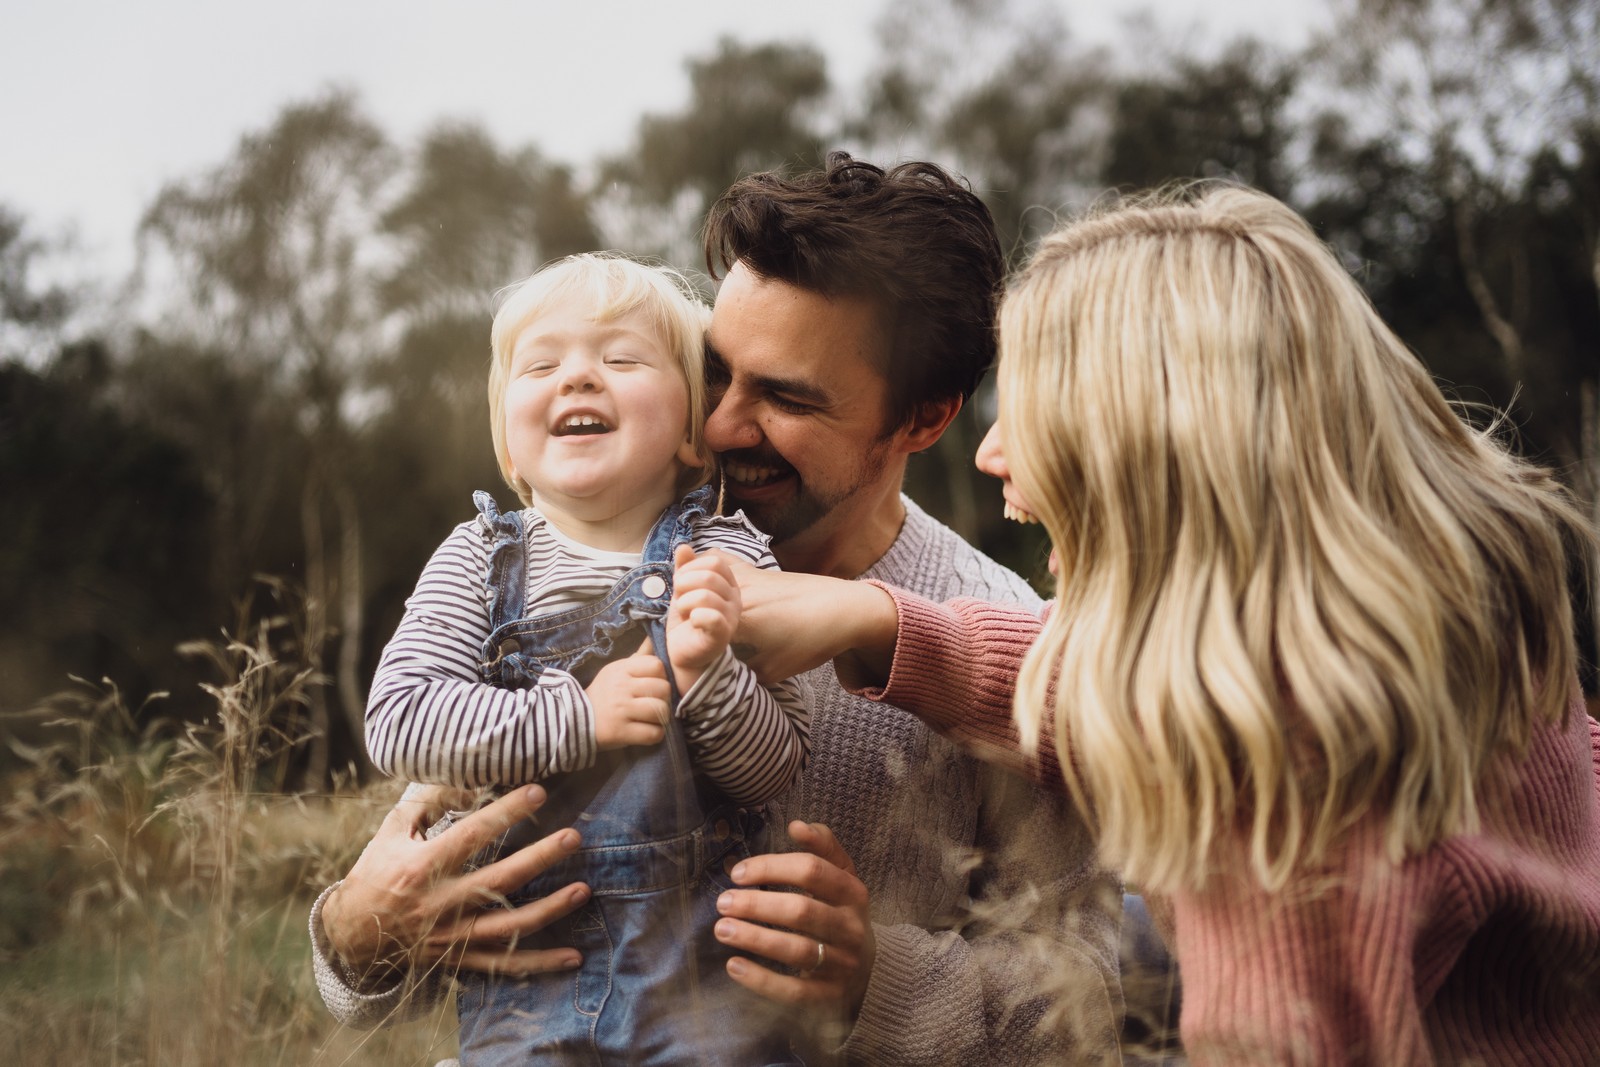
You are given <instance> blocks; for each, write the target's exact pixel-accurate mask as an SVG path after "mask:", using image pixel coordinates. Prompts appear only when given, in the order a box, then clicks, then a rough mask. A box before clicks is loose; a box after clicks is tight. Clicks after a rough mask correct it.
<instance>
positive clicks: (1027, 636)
mask: <svg viewBox="0 0 1600 1067" xmlns="http://www.w3.org/2000/svg"><path fill="white" fill-rule="evenodd" d="M884 588H886V589H888V587H884ZM888 591H889V593H890V594H891V595H892V596H893V597H894V599H895V603H896V605H897V606H898V608H899V612H900V626H899V639H898V645H897V648H896V651H895V658H894V663H893V667H892V670H891V673H890V676H889V683H888V685H887V686H886V687H885V688H884V689H882V690H868V691H866V692H865V693H864V694H863V695H865V696H868V697H870V698H872V699H875V700H881V701H884V702H886V703H890V704H894V705H896V706H898V707H901V708H905V709H906V710H908V711H912V712H915V713H917V714H919V715H921V716H922V717H923V718H924V719H925V720H926V721H927V722H928V723H929V725H931V726H932V727H934V729H936V730H938V731H939V732H941V733H943V734H945V735H946V736H948V737H950V738H952V739H954V740H956V741H958V742H960V743H962V744H965V745H967V746H969V747H971V748H973V749H975V750H977V751H979V752H981V753H984V754H987V755H988V756H990V757H991V758H995V759H998V760H1000V761H1002V762H1008V763H1010V764H1011V765H1013V766H1014V767H1017V768H1018V769H1021V770H1023V771H1024V772H1026V773H1028V774H1030V775H1032V776H1033V777H1035V778H1036V779H1038V780H1040V781H1043V782H1049V783H1053V784H1054V785H1056V786H1057V787H1060V786H1061V776H1060V765H1059V764H1058V763H1057V761H1056V758H1055V754H1054V752H1051V751H1045V752H1042V753H1041V754H1040V756H1038V757H1033V758H1024V757H1023V756H1022V755H1021V754H1020V753H1019V751H1018V747H1017V746H1018V742H1017V733H1016V729H1015V727H1014V726H1013V724H1012V720H1011V700H1012V695H1013V688H1014V685H1015V681H1016V676H1017V669H1018V667H1019V666H1020V664H1021V661H1022V657H1023V654H1024V653H1025V652H1026V651H1027V649H1028V646H1029V645H1031V644H1032V642H1033V640H1034V638H1035V637H1036V636H1037V635H1038V633H1039V629H1040V625H1041V620H1040V619H1039V618H1037V617H1035V616H1032V615H1029V614H1027V613H1025V612H1019V611H1016V610H1015V609H1000V608H995V607H993V606H991V605H987V604H983V603H981V602H979V601H973V600H957V601H953V602H951V603H950V604H948V605H939V604H932V603H930V602H928V601H926V600H922V599H920V598H918V597H915V596H912V595H910V594H906V593H903V592H901V591H899V590H895V589H888ZM1046 736H1047V737H1048V736H1049V734H1048V732H1047V734H1046ZM1041 747H1042V748H1044V749H1048V748H1050V747H1051V746H1049V745H1048V743H1047V744H1045V745H1043V746H1041ZM1482 795H1483V797H1484V801H1483V804H1482V806H1481V811H1480V814H1481V818H1482V829H1481V831H1480V832H1479V833H1476V834H1472V835H1463V836H1459V837H1454V838H1451V839H1449V840H1447V841H1444V842H1442V843H1440V844H1438V845H1435V846H1434V847H1432V848H1430V849H1428V850H1427V851H1425V852H1423V853H1422V854H1420V855H1417V856H1413V857H1411V858H1409V859H1407V860H1406V861H1405V862H1403V863H1401V864H1399V865H1398V866H1396V865H1394V864H1391V863H1390V862H1388V861H1387V860H1386V859H1385V857H1384V854H1383V849H1382V846H1381V842H1380V839H1379V835H1378V834H1377V832H1376V823H1375V820H1372V821H1369V822H1367V823H1364V824H1361V825H1359V826H1358V827H1357V828H1356V830H1355V831H1354V832H1353V833H1352V835H1351V837H1350V838H1349V840H1348V841H1347V842H1346V843H1345V844H1344V845H1343V847H1342V848H1341V849H1340V850H1339V853H1338V855H1337V856H1336V857H1334V858H1333V859H1332V860H1331V861H1330V864H1329V866H1328V868H1327V869H1326V870H1325V871H1321V872H1319V873H1318V881H1317V884H1318V886H1319V888H1318V889H1317V890H1316V891H1311V890H1309V889H1302V890H1300V891H1295V890H1294V889H1292V888H1291V890H1289V891H1285V892H1282V893H1278V894H1269V893H1267V892H1266V891H1265V890H1263V889H1261V888H1260V887H1259V886H1257V885H1255V884H1254V883H1253V881H1252V880H1251V879H1250V877H1249V876H1248V874H1247V873H1244V872H1241V873H1240V874H1239V875H1238V876H1235V877H1228V878H1221V879H1217V880H1214V881H1213V883H1212V884H1210V885H1208V887H1207V889H1206V891H1204V892H1199V893H1195V892H1180V893H1176V894H1174V895H1173V897H1172V898H1171V900H1170V901H1168V902H1167V903H1168V904H1169V905H1170V908H1171V916H1172V920H1173V927H1174V930H1175V943H1174V944H1173V945H1172V948H1173V952H1174V954H1175V955H1176V957H1177V959H1178V961H1179V966H1180V969H1181V971H1182V973H1183V1017H1182V1021H1181V1024H1180V1025H1181V1031H1182V1037H1183V1042H1184V1046H1185V1049H1186V1050H1187V1053H1188V1056H1189V1060H1190V1062H1191V1063H1192V1064H1195V1065H1209V1064H1215V1065H1218V1067H1221V1065H1230V1067H1231V1065H1235V1064H1257V1063H1262V1064H1377V1065H1384V1067H1387V1065H1391V1064H1395V1065H1398V1064H1405V1065H1411V1064H1448V1065H1452V1067H1454V1065H1464V1064H1485V1065H1498V1064H1527V1065H1529V1067H1533V1065H1538V1067H1556V1065H1568V1064H1570V1065H1573V1067H1580V1065H1581V1067H1596V1065H1600V724H1597V723H1596V722H1595V721H1594V720H1593V719H1591V718H1590V717H1589V716H1588V714H1587V713H1586V712H1585V710H1584V707H1583V705H1582V702H1581V700H1579V698H1578V697H1577V695H1576V687H1574V698H1573V706H1572V708H1571V709H1570V711H1569V714H1568V717H1567V722H1566V724H1565V725H1564V726H1560V727H1554V726H1552V727H1547V728H1544V729H1542V730H1540V731H1539V732H1538V733H1537V734H1536V735H1535V738H1534V741H1533V744H1532V746H1531V748H1530V750H1529V752H1528V754H1527V757H1526V758H1525V759H1524V760H1522V761H1521V762H1520V763H1516V764H1510V763H1508V764H1506V765H1503V766H1499V767H1496V768H1494V769H1493V770H1492V771H1491V772H1490V774H1489V778H1488V780H1487V781H1485V782H1484V783H1483V790H1482Z"/></svg>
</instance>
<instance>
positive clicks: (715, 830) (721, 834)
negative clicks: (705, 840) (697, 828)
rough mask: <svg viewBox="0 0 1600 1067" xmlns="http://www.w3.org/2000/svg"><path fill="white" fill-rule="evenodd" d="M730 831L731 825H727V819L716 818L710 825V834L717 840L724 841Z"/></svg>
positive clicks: (731, 830) (731, 829)
mask: <svg viewBox="0 0 1600 1067" xmlns="http://www.w3.org/2000/svg"><path fill="white" fill-rule="evenodd" d="M732 832H733V827H732V826H730V825H728V820H727V819H718V820H717V821H716V823H715V825H713V826H712V827H711V836H712V837H715V838H716V839H717V840H718V841H726V840H727V839H728V835H729V834H730V833H732Z"/></svg>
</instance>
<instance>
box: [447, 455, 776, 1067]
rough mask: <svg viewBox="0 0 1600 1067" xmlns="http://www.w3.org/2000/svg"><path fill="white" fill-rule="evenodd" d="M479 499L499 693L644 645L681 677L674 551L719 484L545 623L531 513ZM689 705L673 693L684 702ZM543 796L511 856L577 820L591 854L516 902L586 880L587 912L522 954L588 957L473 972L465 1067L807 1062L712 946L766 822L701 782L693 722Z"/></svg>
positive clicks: (466, 984) (588, 667)
mask: <svg viewBox="0 0 1600 1067" xmlns="http://www.w3.org/2000/svg"><path fill="white" fill-rule="evenodd" d="M474 501H475V502H476V503H477V505H478V510H479V511H480V513H481V514H482V515H483V519H484V522H485V523H486V524H487V525H488V527H489V529H490V530H491V531H492V533H493V536H494V545H493V547H492V549H491V551H490V557H489V573H488V582H489V602H490V625H491V632H490V635H489V639H488V640H487V641H486V642H485V643H484V649H483V656H482V659H481V661H480V669H481V671H482V675H483V680H484V681H485V682H487V683H488V684H490V685H494V686H497V687H501V688H506V689H526V688H529V687H530V686H532V685H533V684H534V682H535V681H536V679H537V678H538V677H539V674H540V672H541V671H542V670H544V669H545V668H546V667H554V668H559V669H561V670H565V671H567V672H568V673H570V674H572V675H573V676H574V677H576V678H577V679H578V681H579V682H580V683H582V684H584V685H588V684H589V682H590V681H591V680H592V679H593V677H594V675H595V673H596V672H597V671H598V670H599V669H600V668H601V667H603V666H604V665H605V664H606V663H608V662H610V661H611V660H613V659H617V658H620V657H623V656H627V655H631V654H632V653H633V652H634V651H635V650H636V649H637V648H638V647H639V644H640V642H641V641H642V640H644V637H645V635H648V637H649V639H650V642H651V644H652V645H653V647H654V649H655V653H656V655H657V656H658V657H660V659H661V662H662V663H663V664H666V665H667V676H668V679H669V680H671V678H672V668H671V665H670V663H669V662H668V660H667V648H666V629H665V625H664V617H665V615H666V611H667V606H668V603H669V601H670V600H671V599H672V554H673V549H674V548H675V547H676V546H677V545H679V544H680V543H683V542H685V541H688V540H689V537H690V520H691V519H692V518H694V517H696V516H698V515H701V514H704V513H705V511H706V510H707V507H708V506H709V504H710V503H711V501H712V497H711V490H710V488H709V487H708V488H705V489H701V490H698V491H696V492H694V493H691V494H690V495H689V496H688V497H686V498H685V499H683V500H682V501H679V502H678V503H676V504H674V505H672V506H671V507H670V508H668V509H667V510H666V512H665V513H663V514H662V516H661V518H660V519H659V520H657V522H656V524H655V526H654V527H653V528H652V529H651V531H650V534H649V537H648V538H647V539H646V541H645V546H644V553H643V558H642V559H641V561H640V563H639V565H638V566H637V567H634V568H633V569H632V570H630V571H629V572H628V573H627V574H625V575H623V576H622V577H621V578H619V579H618V580H617V582H616V584H615V585H613V586H612V587H611V589H610V591H608V592H607V593H605V594H604V595H603V596H600V597H598V598H597V599H595V600H593V601H591V602H589V603H587V604H584V605H581V606H579V607H576V608H572V609H569V610H567V611H562V612H558V613H556V614H553V615H539V616H531V617H530V616H529V615H528V614H527V610H526V605H525V603H524V598H525V595H526V589H527V574H526V560H525V557H524V552H525V541H524V539H523V527H522V517H521V515H520V514H519V513H515V512H513V513H511V514H502V513H500V512H499V511H498V510H497V509H496V508H495V505H494V502H493V500H492V499H491V498H490V497H489V495H488V494H487V493H477V494H475V495H474ZM679 695H680V694H679V693H678V688H677V684H676V682H673V683H672V703H673V706H674V707H676V705H677V701H678V697H679ZM543 784H544V785H545V787H546V790H547V792H548V793H549V800H548V801H547V802H546V804H545V806H544V808H543V809H542V810H541V811H540V812H539V816H538V821H539V825H538V826H537V827H536V826H534V824H533V823H532V822H531V821H530V822H527V823H523V824H521V825H520V826H518V827H515V828H513V829H512V830H511V831H510V832H509V833H508V834H507V837H506V839H505V840H503V841H502V842H501V844H500V846H499V852H500V853H501V854H503V853H505V852H510V851H512V850H514V849H516V848H518V847H520V846H521V845H525V844H528V843H531V842H532V841H534V840H537V839H538V838H539V837H541V836H543V835H544V834H546V833H550V832H553V831H554V830H556V829H558V828H560V827H562V826H574V827H576V828H577V829H578V831H579V832H580V833H581V834H582V835H583V848H582V849H580V850H579V851H578V852H577V853H576V854H575V855H574V856H573V857H572V858H571V859H569V860H567V861H566V862H563V863H562V864H560V865H558V866H556V867H554V868H552V869H551V870H549V871H547V872H545V873H544V874H542V875H540V876H539V877H538V878H536V879H534V880H533V881H532V882H529V883H528V884H527V885H525V886H523V887H522V888H521V889H520V890H518V891H517V892H515V893H513V894H511V895H510V898H509V899H510V901H511V903H512V904H513V905H516V904H520V903H523V902H526V901H528V900H533V899H536V898H538V897H541V896H545V895H547V894H549V893H550V892H553V891H555V890H558V889H560V888H562V887H564V886H566V885H567V884H569V883H570V882H573V881H578V880H581V881H584V882H586V883H588V885H589V888H590V889H591V891H592V894H593V895H592V897H591V898H590V901H589V902H588V904H587V905H585V906H584V907H583V908H581V909H579V910H578V911H577V912H575V913H574V914H572V915H571V916H568V917H567V918H566V919H564V920H561V921H558V922H556V923H553V924H552V925H551V926H550V927H549V928H547V929H546V930H544V931H542V932H540V933H539V934H536V935H534V936H533V937H532V938H531V939H525V940H524V941H523V942H522V945H523V946H524V947H531V948H555V947H562V946H570V947H572V948H576V949H577V950H578V951H579V952H581V953H582V954H583V963H582V965H581V966H580V967H579V968H578V969H577V970H576V971H564V972H561V973H556V974H545V975H535V976H533V977H531V978H527V979H515V978H497V977H490V976H484V975H476V974H467V973H465V972H463V973H462V974H461V975H460V978H461V986H462V989H461V995H460V1001H459V1010H460V1016H461V1033H460V1041H461V1062H462V1065H463V1067H513V1065H515V1067H526V1065H528V1064H535V1063H539V1064H555V1063H560V1064H593V1065H601V1064H607V1065H609V1064H629V1065H640V1067H644V1065H655V1064H661V1065H669V1064H670V1065H680V1064H718V1065H728V1067H751V1065H763V1064H788V1065H795V1064H799V1063H800V1060H799V1058H798V1057H797V1056H795V1055H794V1053H793V1052H792V1051H791V1050H790V1046H789V1042H788V1039H787V1037H786V1036H785V1026H784V1024H783V1020H782V1019H781V1018H780V1017H779V1016H778V1015H777V1012H776V1009H775V1008H774V1007H773V1006H772V1005H771V1004H769V1003H768V1002H767V1001H764V1000H761V999H760V998H758V997H756V996H755V995H754V994H752V993H749V992H748V991H746V990H745V989H743V988H742V987H740V986H739V985H737V984H736V983H735V982H734V981H733V980H732V979H731V978H729V977H728V975H727V971H726V970H725V969H724V965H725V963H726V962H727V960H728V958H729V956H730V955H732V953H731V952H730V951H729V950H728V949H727V948H726V947H724V946H722V945H721V944H719V943H718V942H717V940H716V939H715V937H713V936H712V926H713V924H714V923H715V922H716V920H717V911H716V899H717V896H718V895H719V894H720V893H721V892H722V891H723V890H725V889H727V888H729V887H730V886H731V885H732V883H731V881H730V880H729V879H728V876H727V873H726V872H727V870H728V869H731V868H732V867H733V865H734V864H735V863H737V862H738V861H739V860H741V859H744V858H746V857H747V856H749V855H750V854H751V847H750V839H751V837H752V836H753V835H755V834H757V833H759V831H760V829H761V819H760V817H759V816H758V815H756V814H754V813H753V812H746V811H743V810H741V809H740V808H739V807H737V806H736V805H734V804H733V803H732V802H730V801H729V800H727V798H726V797H724V796H722V795H721V792H720V791H719V790H718V789H717V788H716V786H715V785H713V784H712V783H711V782H709V781H707V780H706V779H704V778H703V777H701V776H700V775H699V774H697V773H696V772H695V770H694V766H693V764H692V763H691V761H690V759H689V751H688V747H687V744H686V742H685V739H684V733H683V724H682V722H681V721H680V720H679V719H677V718H676V717H674V718H673V719H672V720H671V722H670V724H669V726H668V729H667V734H666V738H665V740H663V741H662V742H661V743H660V744H659V745H650V746H629V747H626V748H620V749H613V750H609V751H605V752H601V753H600V754H599V758H598V760H597V761H596V763H595V765H594V766H593V767H590V768H587V769H585V770H581V771H574V772H572V773H569V774H563V775H556V776H554V777H552V778H549V779H547V780H546V781H545V782H544V783H543ZM758 847H759V846H758Z"/></svg>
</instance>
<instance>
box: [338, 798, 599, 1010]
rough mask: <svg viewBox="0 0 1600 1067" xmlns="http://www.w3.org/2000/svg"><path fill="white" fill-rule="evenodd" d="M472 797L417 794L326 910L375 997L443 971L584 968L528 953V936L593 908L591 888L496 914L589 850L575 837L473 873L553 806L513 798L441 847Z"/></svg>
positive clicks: (341, 952) (561, 837)
mask: <svg viewBox="0 0 1600 1067" xmlns="http://www.w3.org/2000/svg"><path fill="white" fill-rule="evenodd" d="M470 796H471V794H470V793H465V794H464V793H463V791H461V790H453V789H444V788H442V787H429V788H427V789H425V790H421V791H416V790H414V791H413V794H412V795H411V796H410V797H408V798H402V799H401V801H400V802H399V803H398V804H396V805H395V807H394V808H393V809H392V810H391V811H390V812H389V814H388V815H387V816H385V817H384V820H383V825H381V826H380V827H379V828H378V832H377V834H376V835H374V836H373V838H372V841H371V842H370V843H368V845H367V847H366V850H365V851H363V852H362V853H361V857H360V858H359V859H357V860H356V863H355V866H354V867H352V868H351V869H350V873H349V874H347V875H346V876H345V878H344V880H343V881H342V882H341V883H340V884H339V886H338V888H336V889H335V890H334V891H333V892H332V893H331V894H330V895H329V896H328V899H327V900H326V901H325V902H324V903H323V906H322V931H323V934H324V936H325V937H326V938H327V943H328V948H329V949H330V951H331V954H332V955H333V957H334V958H335V959H337V960H338V961H339V962H340V963H341V964H342V965H343V966H344V968H345V970H346V971H347V972H348V973H351V974H355V975H359V976H361V979H360V982H359V985H360V987H361V988H363V989H367V990H371V989H382V988H388V987H390V986H392V985H393V984H394V983H395V982H396V981H398V980H399V979H400V978H401V977H402V976H403V975H404V973H405V972H407V971H419V972H420V971H421V970H425V969H426V968H428V967H430V966H432V965H434V964H437V963H440V962H443V963H447V964H449V965H450V966H452V967H460V968H464V969H466V970H470V971H484V972H491V973H498V974H512V975H526V974H535V973H538V972H541V971H555V970H564V969H570V968H572V967H576V966H577V965H578V963H579V962H580V957H579V955H578V953H577V952H575V951H573V950H572V949H522V948H518V947H517V941H518V939H519V938H521V937H525V936H527V935H529V934H532V933H535V932H536V931H538V930H541V929H543V928H544V927H545V926H546V925H548V924H549V923H551V922H553V921H555V920H556V919H558V918H560V917H562V916H563V915H566V914H567V913H569V912H571V911H573V910H574V909H576V908H578V907H580V906H581V905H582V904H583V903H584V902H585V901H586V900H588V899H589V889H588V887H587V886H585V885H583V884H581V883H574V884H573V885H569V886H567V887H565V888H563V889H562V890H560V891H559V892H556V893H552V894H551V895H550V896H548V897H544V898H542V899H540V900H536V901H532V902H530V903H528V904H524V905H522V906H521V907H517V908H504V907H495V906H493V905H494V904H495V903H496V902H498V901H501V900H503V898H504V897H505V895H506V894H508V893H511V892H513V891H514V890H516V889H517V888H518V887H520V886H522V885H524V884H525V883H527V882H528V881H529V880H530V879H531V878H533V877H534V876H536V875H538V874H541V873H543V872H544V871H546V870H548V869H549V868H550V867H552V866H554V865H555V864H556V863H558V862H560V861H561V860H563V859H565V858H566V857H568V856H570V855H571V854H572V853H573V852H574V851H576V850H577V848H578V845H579V844H580V840H579V837H578V833H577V831H576V830H571V829H563V830H557V831H556V832H555V833H553V834H551V835H549V836H548V837H545V838H543V839H542V840H539V841H536V842H534V843H533V844H531V845H528V846H527V847H526V848H523V849H520V850H518V851H516V852H513V853H511V854H510V855H508V856H503V857H501V858H500V859H499V860H496V861H495V862H494V863H491V864H489V865H487V866H484V867H480V868H478V869H477V870H474V871H468V872H465V873H463V872H462V866H463V865H464V864H465V863H466V862H467V860H468V859H469V858H470V857H472V856H473V855H474V854H476V853H477V852H479V851H480V850H481V849H483V848H484V847H485V846H487V845H489V844H491V843H492V842H494V841H495V840H497V839H498V838H499V837H500V835H501V834H503V833H504V832H505V831H506V830H507V829H509V828H510V827H511V826H513V825H515V824H516V823H518V822H520V821H522V820H523V819H526V818H528V817H529V816H531V815H532V814H533V813H534V812H536V811H538V810H539V808H540V807H541V806H542V805H543V804H544V801H545V792H544V790H543V789H542V788H541V787H539V786H529V787H526V788H522V789H515V790H512V791H511V792H510V793H508V794H506V795H505V796H503V797H500V798H499V799H497V800H495V801H494V802H493V803H491V804H488V805H486V806H485V807H483V808H482V809H480V810H478V811H475V812H473V813H472V814H470V815H468V816H466V817H465V818H463V819H461V820H460V821H459V822H457V823H455V824H454V825H453V826H451V827H450V828H449V829H447V830H445V831H444V832H443V833H441V834H439V835H438V836H436V837H434V838H433V839H431V840H429V839H427V838H426V837H425V836H424V835H425V833H426V831H427V828H428V827H429V826H431V825H432V824H433V823H434V822H436V821H437V820H438V818H439V816H440V815H442V814H443V812H444V810H445V809H446V807H448V806H449V805H450V804H452V803H458V802H463V801H466V800H468V799H470Z"/></svg>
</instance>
